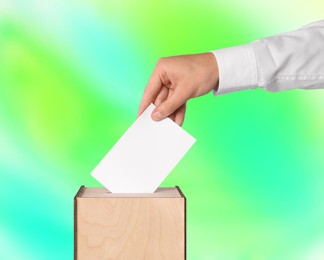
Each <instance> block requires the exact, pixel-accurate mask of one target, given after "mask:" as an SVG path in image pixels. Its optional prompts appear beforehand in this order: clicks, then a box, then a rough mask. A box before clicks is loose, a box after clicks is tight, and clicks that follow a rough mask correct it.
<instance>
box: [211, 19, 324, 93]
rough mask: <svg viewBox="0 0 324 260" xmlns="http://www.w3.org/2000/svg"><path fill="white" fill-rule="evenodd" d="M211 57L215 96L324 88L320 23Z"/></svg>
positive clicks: (323, 36)
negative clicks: (215, 72) (216, 74)
mask: <svg viewBox="0 0 324 260" xmlns="http://www.w3.org/2000/svg"><path fill="white" fill-rule="evenodd" d="M213 53H214V55H215V57H216V59H217V63H218V68H219V87H218V90H217V91H214V93H215V94H216V95H219V94H224V93H228V92H233V91H239V90H244V89H253V88H257V87H261V88H264V89H266V90H268V91H281V90H288V89H292V88H304V89H314V88H324V20H322V21H318V22H315V23H312V24H309V25H306V26H304V27H302V28H300V29H299V30H297V31H293V32H288V33H282V34H278V35H275V36H272V37H268V38H264V39H261V40H258V41H254V42H252V43H249V44H246V45H242V46H236V47H231V48H226V49H220V50H216V51H213Z"/></svg>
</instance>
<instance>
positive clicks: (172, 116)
mask: <svg viewBox="0 0 324 260" xmlns="http://www.w3.org/2000/svg"><path fill="white" fill-rule="evenodd" d="M175 116H176V115H175V113H173V114H171V115H169V118H170V119H171V120H172V121H173V122H175Z"/></svg>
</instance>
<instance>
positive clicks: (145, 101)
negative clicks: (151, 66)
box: [137, 72, 162, 117]
mask: <svg viewBox="0 0 324 260" xmlns="http://www.w3.org/2000/svg"><path fill="white" fill-rule="evenodd" d="M161 88H162V82H161V79H160V77H159V76H158V73H157V72H153V73H152V75H151V78H150V79H149V81H148V83H147V85H146V87H145V89H144V94H143V97H142V100H141V103H140V106H139V109H138V113H137V117H138V116H139V115H140V114H142V113H143V112H144V110H145V109H146V108H147V107H148V106H149V105H150V104H151V103H153V102H154V100H155V99H156V97H157V95H158V94H159V92H160V90H161Z"/></svg>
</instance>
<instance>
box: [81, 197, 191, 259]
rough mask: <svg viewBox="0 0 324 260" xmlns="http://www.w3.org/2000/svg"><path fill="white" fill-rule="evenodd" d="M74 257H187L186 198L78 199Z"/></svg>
mask: <svg viewBox="0 0 324 260" xmlns="http://www.w3.org/2000/svg"><path fill="white" fill-rule="evenodd" d="M75 203H76V204H75V207H76V210H75V214H76V216H75V221H76V223H75V229H76V230H75V236H76V237H75V239H76V241H75V247H76V248H75V259H77V260H113V259H118V260H119V259H120V260H137V259H138V260H143V259H148V260H160V259H161V260H162V259H163V260H177V259H181V260H183V259H185V198H184V197H178V198H159V197H158V198H157V197H152V198H150V197H144V198H143V197H141V198H136V197H128V198H127V197H121V198H115V197H113V198H89V197H87V198H82V197H76V201H75Z"/></svg>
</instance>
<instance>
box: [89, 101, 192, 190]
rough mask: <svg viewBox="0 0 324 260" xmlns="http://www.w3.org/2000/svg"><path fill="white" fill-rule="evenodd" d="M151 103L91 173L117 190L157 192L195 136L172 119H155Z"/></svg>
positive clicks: (110, 188)
mask: <svg viewBox="0 0 324 260" xmlns="http://www.w3.org/2000/svg"><path fill="white" fill-rule="evenodd" d="M154 108H155V106H154V105H153V104H151V105H150V106H149V107H148V108H147V109H146V110H145V111H144V112H143V113H142V115H141V116H139V117H138V118H137V120H136V121H135V122H134V123H133V124H132V125H131V126H130V128H129V129H128V130H127V131H126V132H125V134H124V135H123V136H122V137H121V138H120V139H119V141H118V142H117V143H116V144H115V145H114V146H113V148H112V149H111V150H110V151H109V152H108V153H107V155H106V156H105V157H104V158H103V159H102V161H101V162H100V163H99V164H98V165H97V167H96V168H95V169H94V170H93V171H92V173H91V175H92V176H93V177H95V178H96V179H97V180H98V181H99V182H100V183H101V184H103V185H104V186H105V187H106V188H107V189H108V190H109V191H111V192H114V193H152V192H154V191H155V190H156V189H157V188H158V187H159V185H160V184H161V183H162V181H163V180H164V179H165V178H166V177H167V175H168V174H169V173H170V172H171V171H172V169H173V168H174V167H175V166H176V165H177V163H178V162H179V161H180V160H181V158H182V157H183V156H184V155H185V154H186V152H187V151H188V150H189V149H190V147H191V146H192V145H193V144H194V143H195V141H196V140H195V139H194V138H193V137H192V136H191V135H189V134H188V133H187V132H186V131H184V130H183V129H182V128H181V127H180V126H178V125H177V124H176V123H174V122H173V121H172V120H171V119H169V118H166V119H163V120H162V121H160V122H155V121H153V120H152V119H151V113H152V111H153V110H154Z"/></svg>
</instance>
